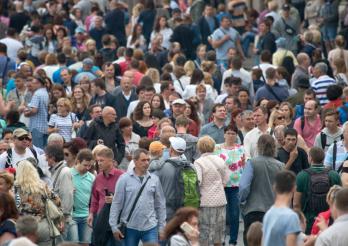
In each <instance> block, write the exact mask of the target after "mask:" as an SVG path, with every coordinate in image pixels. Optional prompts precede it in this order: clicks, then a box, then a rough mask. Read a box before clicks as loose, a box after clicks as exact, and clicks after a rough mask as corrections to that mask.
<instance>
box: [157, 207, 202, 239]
mask: <svg viewBox="0 0 348 246" xmlns="http://www.w3.org/2000/svg"><path fill="white" fill-rule="evenodd" d="M184 222H186V223H188V224H189V225H190V226H191V227H192V228H193V229H194V230H193V232H192V233H188V232H185V231H183V230H182V229H181V225H182V224H183V223H184ZM198 235H199V231H198V211H197V209H195V208H191V207H183V208H179V209H178V210H177V211H176V213H175V215H174V217H173V218H172V219H171V220H170V221H169V222H168V223H167V225H166V227H165V228H164V230H163V238H164V239H165V240H168V241H169V245H171V246H198V245H199V240H198V239H199V236H198Z"/></svg>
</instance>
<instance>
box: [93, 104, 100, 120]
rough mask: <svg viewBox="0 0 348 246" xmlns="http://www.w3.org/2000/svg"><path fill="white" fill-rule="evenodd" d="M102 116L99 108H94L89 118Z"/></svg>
mask: <svg viewBox="0 0 348 246" xmlns="http://www.w3.org/2000/svg"><path fill="white" fill-rule="evenodd" d="M101 115H102V108H101V107H94V108H93V111H92V113H91V118H92V119H95V118H97V117H100V116H101Z"/></svg>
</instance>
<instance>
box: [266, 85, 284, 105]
mask: <svg viewBox="0 0 348 246" xmlns="http://www.w3.org/2000/svg"><path fill="white" fill-rule="evenodd" d="M265 87H266V89H267V90H268V91H269V92H270V93H271V94H272V95H273V96H274V97H275V99H276V100H277V101H278V102H282V100H281V99H280V98H279V97H278V95H277V94H276V93H275V92H274V90H273V89H272V87H271V86H270V85H268V84H265Z"/></svg>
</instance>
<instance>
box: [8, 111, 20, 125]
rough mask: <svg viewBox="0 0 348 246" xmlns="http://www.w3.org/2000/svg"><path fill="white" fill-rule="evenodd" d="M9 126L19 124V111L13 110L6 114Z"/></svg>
mask: <svg viewBox="0 0 348 246" xmlns="http://www.w3.org/2000/svg"><path fill="white" fill-rule="evenodd" d="M6 121H7V125H12V124H15V123H17V122H19V112H18V111H17V110H11V111H9V112H8V113H7V114H6Z"/></svg>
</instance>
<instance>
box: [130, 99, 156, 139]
mask: <svg viewBox="0 0 348 246" xmlns="http://www.w3.org/2000/svg"><path fill="white" fill-rule="evenodd" d="M151 112H152V109H151V105H150V103H149V102H146V101H143V102H139V103H138V105H137V106H136V107H135V109H134V112H133V131H134V133H136V134H138V135H139V136H140V137H146V136H147V131H148V130H149V129H150V128H151V127H152V125H153V121H152V119H151Z"/></svg>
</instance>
